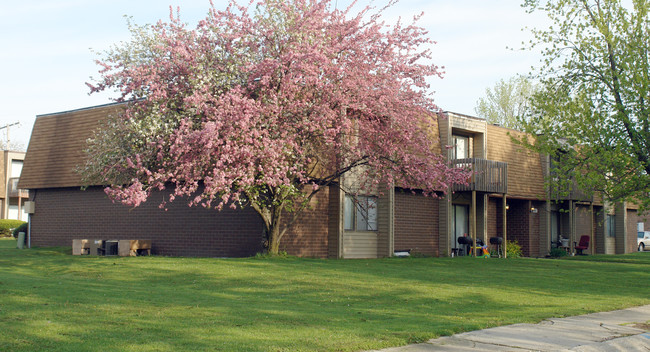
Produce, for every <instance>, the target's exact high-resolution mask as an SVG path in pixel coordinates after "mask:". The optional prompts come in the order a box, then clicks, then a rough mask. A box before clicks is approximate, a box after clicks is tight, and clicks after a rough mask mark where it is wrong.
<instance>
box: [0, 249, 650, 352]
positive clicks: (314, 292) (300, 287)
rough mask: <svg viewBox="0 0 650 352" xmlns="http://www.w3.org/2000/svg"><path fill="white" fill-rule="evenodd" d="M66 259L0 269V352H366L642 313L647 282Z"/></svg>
mask: <svg viewBox="0 0 650 352" xmlns="http://www.w3.org/2000/svg"><path fill="white" fill-rule="evenodd" d="M63 254H64V253H63V252H57V251H56V250H54V251H53V252H52V251H51V250H38V251H33V252H30V253H27V252H22V253H21V254H20V255H16V254H12V255H10V256H9V258H5V260H6V261H7V260H8V261H12V260H19V261H20V262H19V263H16V264H15V265H14V266H13V268H12V270H7V269H6V268H5V269H0V292H2V303H1V309H2V313H3V314H2V315H1V316H2V317H0V323H1V324H2V325H4V326H5V327H6V329H5V331H6V334H5V335H4V336H3V337H0V349H2V350H16V351H20V350H24V351H28V350H35V349H36V350H38V349H52V350H60V351H66V350H69V351H83V350H96V349H97V348H101V346H111V350H115V351H140V350H141V351H147V350H178V351H182V350H187V351H194V350H224V351H240V350H247V351H268V350H273V351H282V350H286V351H289V350H291V351H300V350H302V351H331V350H351V351H353V350H363V349H371V348H381V347H386V346H394V345H399V344H405V343H411V342H419V341H424V340H427V339H429V338H433V337H436V336H439V335H448V334H453V333H457V332H462V331H468V330H475V329H481V328H486V327H492V326H497V325H503V324H509V323H516V322H531V321H538V320H541V319H544V318H546V317H550V316H561V315H563V314H566V313H567V312H571V311H582V310H583V309H581V307H580V306H579V305H580V304H585V303H587V304H588V305H590V306H591V305H592V304H590V303H598V304H593V306H595V307H598V306H600V305H599V304H602V302H604V301H610V303H609V304H611V301H618V302H647V299H646V298H645V296H646V294H647V291H646V290H644V289H643V288H642V287H641V286H642V284H641V282H643V281H640V279H643V280H646V281H647V279H650V277H648V274H647V272H639V271H638V268H637V267H635V266H633V265H632V266H625V265H624V266H621V267H619V268H611V265H610V266H607V265H602V264H598V263H596V264H598V265H594V264H593V263H592V264H584V263H578V262H555V261H533V260H517V261H506V260H488V261H485V260H481V259H475V258H457V259H451V258H442V259H437V258H436V259H414V260H395V259H385V260H368V261H365V260H362V261H342V260H341V261H336V260H333V261H332V260H329V261H328V260H312V259H270V260H256V259H209V258H164V257H137V258H119V257H73V256H69V255H63ZM12 256H13V258H11V257H12ZM1 261H2V259H0V264H2V263H1ZM576 274H579V275H580V276H581V278H582V279H583V280H584V281H585V283H582V284H581V283H577V281H576V279H575V277H574V276H575V275H576ZM637 280H639V281H637ZM624 283H625V284H626V286H625V287H626V289H625V290H621V289H620V286H619V285H621V284H624ZM616 286H618V287H619V288H618V289H616V291H615V292H612V291H613V289H614V287H616ZM645 287H646V288H647V286H645ZM643 299H645V301H643ZM584 310H585V312H587V311H588V309H584Z"/></svg>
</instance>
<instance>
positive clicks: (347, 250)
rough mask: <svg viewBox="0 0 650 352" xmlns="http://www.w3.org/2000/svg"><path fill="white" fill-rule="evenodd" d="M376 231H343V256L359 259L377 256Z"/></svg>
mask: <svg viewBox="0 0 650 352" xmlns="http://www.w3.org/2000/svg"><path fill="white" fill-rule="evenodd" d="M377 237H378V232H375V231H367V232H351V231H346V232H344V233H343V258H346V259H361V258H377V256H378V252H377Z"/></svg>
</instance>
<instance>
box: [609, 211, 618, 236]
mask: <svg viewBox="0 0 650 352" xmlns="http://www.w3.org/2000/svg"><path fill="white" fill-rule="evenodd" d="M607 236H609V237H616V216H615V215H609V214H608V215H607Z"/></svg>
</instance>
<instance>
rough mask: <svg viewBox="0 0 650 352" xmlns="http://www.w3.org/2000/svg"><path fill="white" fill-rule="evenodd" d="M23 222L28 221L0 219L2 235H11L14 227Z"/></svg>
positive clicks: (0, 232)
mask: <svg viewBox="0 0 650 352" xmlns="http://www.w3.org/2000/svg"><path fill="white" fill-rule="evenodd" d="M22 224H26V222H24V221H20V220H11V219H0V237H9V236H11V235H12V231H13V229H15V228H17V227H18V226H20V225H22Z"/></svg>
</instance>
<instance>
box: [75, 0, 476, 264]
mask: <svg viewBox="0 0 650 352" xmlns="http://www.w3.org/2000/svg"><path fill="white" fill-rule="evenodd" d="M390 5H392V3H391V4H390ZM351 7H352V6H350V7H349V8H348V9H347V10H338V9H336V8H332V4H331V1H329V0H290V1H281V0H262V1H260V2H259V3H257V4H255V5H252V6H251V7H242V6H239V5H237V4H235V3H234V2H231V3H230V5H229V6H228V8H227V9H225V10H223V11H220V10H217V9H215V8H214V5H213V6H212V9H211V11H210V12H209V15H208V17H207V18H205V19H204V20H202V21H201V22H200V23H199V24H198V26H197V28H196V29H188V28H187V26H186V25H185V24H183V23H182V22H181V21H180V20H179V18H178V16H174V15H173V13H172V15H171V16H170V17H171V21H170V22H168V23H165V22H159V23H158V24H156V25H153V26H143V27H139V26H131V27H132V28H131V29H132V33H133V40H132V41H131V42H130V43H125V44H121V45H120V46H116V47H115V48H113V49H112V50H111V51H109V52H107V53H106V54H105V57H104V58H103V59H102V60H101V61H99V64H100V65H101V66H102V70H101V71H100V73H101V79H99V80H98V81H96V82H95V83H94V84H90V86H91V90H92V91H93V92H95V91H102V90H106V89H117V90H119V91H120V92H121V96H120V98H119V101H126V102H128V105H127V108H126V111H125V112H124V114H123V115H121V116H118V117H116V118H113V119H110V120H109V121H108V122H107V123H106V124H105V126H103V128H102V129H100V130H98V131H97V133H96V134H95V136H94V137H93V138H92V139H91V140H90V141H89V145H88V150H87V163H86V164H85V166H84V167H83V168H82V169H81V172H82V174H83V175H84V176H85V180H86V182H87V183H88V184H104V185H108V187H107V188H106V192H107V193H108V194H109V195H110V196H112V197H113V198H114V199H117V200H119V201H122V202H123V203H126V204H129V205H132V206H137V205H139V204H140V203H142V202H144V201H145V200H146V199H147V198H148V197H149V195H150V194H151V192H152V191H153V190H162V189H165V188H170V189H172V190H173V193H172V196H171V197H170V199H169V201H173V200H174V199H175V198H176V197H185V199H186V200H188V201H189V203H190V205H202V206H205V207H214V208H217V209H221V208H222V207H223V206H231V207H238V206H239V207H245V206H250V207H252V208H253V209H255V210H256V211H257V213H258V214H259V215H260V217H261V219H262V220H263V223H264V225H265V228H266V233H267V235H268V239H269V251H270V252H271V253H277V252H278V249H279V245H280V240H281V238H282V236H283V235H284V234H285V233H286V230H287V228H288V226H289V225H291V224H292V223H293V222H294V221H295V220H296V219H297V218H298V216H299V214H300V212H301V211H302V210H303V209H304V208H305V207H306V206H307V204H308V202H309V200H310V199H311V198H312V197H313V196H314V195H315V194H316V193H317V192H318V191H319V190H320V189H321V188H322V187H323V186H327V185H330V184H332V183H333V182H338V181H339V180H340V178H341V176H343V175H345V174H348V173H349V172H350V171H352V170H359V169H360V168H361V169H363V170H364V171H363V172H355V177H357V178H359V183H360V184H361V187H371V186H372V187H376V185H378V184H380V183H385V184H389V185H390V184H397V185H400V186H404V187H413V188H418V189H423V190H424V191H425V193H429V194H432V193H433V192H435V191H439V190H445V189H447V187H448V186H449V185H450V184H452V183H459V182H464V180H465V179H466V172H465V171H463V170H457V169H450V168H449V167H448V166H447V163H446V161H445V159H444V158H443V157H442V156H441V155H439V154H438V153H436V152H435V150H434V148H433V146H434V143H435V142H436V141H434V140H432V139H431V136H430V133H429V132H428V128H429V127H428V126H430V125H431V119H432V115H431V111H436V107H435V105H434V104H433V102H432V99H431V97H430V95H429V93H428V88H429V87H428V84H427V83H426V79H427V78H428V77H431V76H439V75H440V73H439V72H438V69H437V67H436V66H434V65H431V64H429V63H427V61H428V60H429V59H430V52H429V49H428V47H427V46H429V45H431V44H432V42H431V40H430V39H428V38H427V37H426V32H425V31H424V30H423V29H422V28H420V27H417V26H415V25H404V24H402V23H398V24H396V25H394V26H386V24H385V23H383V22H382V21H381V11H379V12H378V13H371V12H372V9H370V8H366V9H365V10H362V11H361V12H360V13H356V14H354V13H351V12H350V11H351V10H350V8H351ZM416 20H417V18H416Z"/></svg>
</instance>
